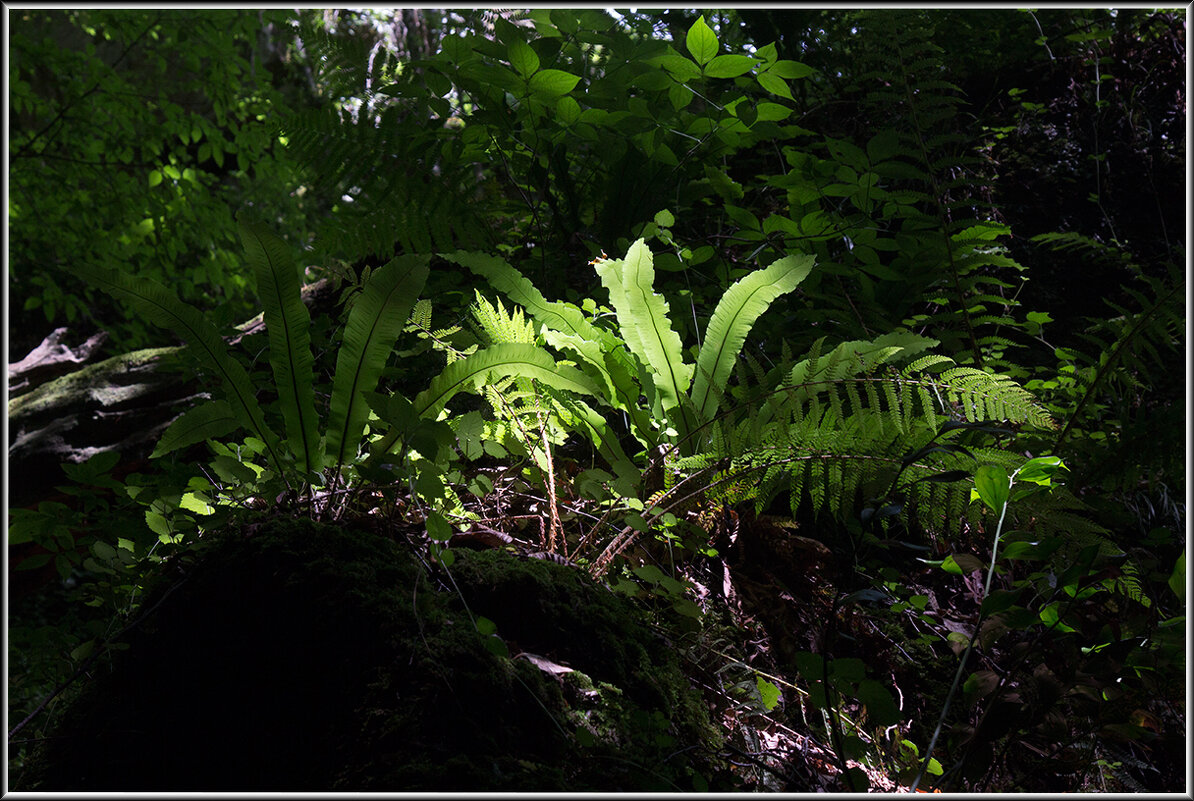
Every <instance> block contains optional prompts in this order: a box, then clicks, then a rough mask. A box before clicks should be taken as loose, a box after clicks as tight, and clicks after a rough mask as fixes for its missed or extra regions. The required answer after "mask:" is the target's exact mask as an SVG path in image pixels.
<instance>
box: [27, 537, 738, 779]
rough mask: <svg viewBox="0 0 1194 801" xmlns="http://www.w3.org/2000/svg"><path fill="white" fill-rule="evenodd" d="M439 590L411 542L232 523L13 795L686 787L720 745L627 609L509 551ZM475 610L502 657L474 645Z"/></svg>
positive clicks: (455, 572)
mask: <svg viewBox="0 0 1194 801" xmlns="http://www.w3.org/2000/svg"><path fill="white" fill-rule="evenodd" d="M452 577H453V578H454V579H455V582H456V585H458V586H459V587H460V593H459V594H457V593H456V592H455V591H437V590H436V589H435V587H434V585H433V582H431V581H429V580H428V577H427V576H426V575H425V574H424V572H423V570H422V568H421V567H420V565H419V564H418V562H417V561H416V560H414V559H413V558H411V557H410V555H409V554H407V553H406V552H405V551H404V550H403V549H401V548H399V547H398V546H397V545H395V544H394V543H391V542H389V541H387V540H385V539H382V538H380V537H377V536H375V535H370V534H365V533H361V532H358V531H353V530H351V529H341V528H336V527H331V526H324V525H318V524H315V523H312V522H310V521H306V520H283V519H272V520H266V521H264V522H263V523H261V524H260V525H259V526H257V527H256V528H255V529H254V530H253V532H252V535H251V536H246V535H244V534H242V533H241V532H240V531H229V532H227V533H226V534H224V535H223V536H220V537H218V538H215V539H214V541H213V542H211V543H210V544H209V545H208V546H207V547H206V548H204V549H203V551H202V553H201V554H200V555H199V557H198V558H197V559H196V561H195V564H194V566H193V568H191V570H190V574H189V575H188V576H187V578H186V579H185V581H183V582H182V583H181V584H179V585H177V586H175V587H174V588H172V589H171V590H170V591H169V595H168V596H163V597H162V598H163V599H162V603H161V604H160V605H159V606H157V608H156V609H155V611H154V613H153V614H152V616H151V617H150V618H149V619H148V620H146V621H145V623H144V624H142V625H141V626H140V627H139V628H138V629H137V630H136V632H135V636H133V637H132V639H131V641H130V648H129V649H128V651H126V652H124V653H122V654H120V655H119V658H117V659H116V660H115V664H114V668H113V670H112V671H111V672H110V673H109V674H107V675H103V676H101V677H99V678H98V679H97V680H96V681H95V682H93V683H92V684H91V685H90V686H88V687H87V689H86V691H85V692H83V693H81V695H80V698H79V700H78V702H76V703H75V704H74V705H72V707H71V708H70V709H69V710H67V711H66V712H65V713H64V715H63V717H62V718H61V724H60V725H59V726H58V727H57V729H56V730H55V731H53V732H51V733H50V734H51V738H50V739H48V740H47V741H46V743H45V746H44V747H43V748H42V749H41V751H40V752H39V754H38V756H37V758H36V760H35V767H32V768H31V770H30V773H29V774H28V775H26V776H23V777H21V783H22V784H23V785H24V786H23V787H20V788H19V789H39V790H47V791H65V790H124V791H128V790H146V791H188V790H189V791H213V790H237V791H245V790H267V791H303V790H310V791H326V790H344V791H360V792H364V791H410V792H418V791H426V792H432V791H501V790H506V791H519V792H527V791H548V792H559V791H564V790H592V791H619V790H651V789H671V790H675V789H685V790H686V789H690V788H691V780H690V779H689V777H688V774H689V773H690V772H691V770H693V769H694V767H693V766H694V764H695V763H694V762H693V761H692V760H694V759H696V758H697V757H699V756H700V754H702V753H705V752H706V751H709V750H711V749H713V748H716V746H717V744H718V743H717V741H716V737H715V735H714V736H710V732H713V728H712V726H711V724H710V723H709V721H708V717H707V715H706V713H705V711H704V708H703V706H702V705H701V704H700V701H699V699H698V698H697V697H696V696H695V695H694V694H693V693H692V691H691V690H689V689H688V687H687V685H686V682H685V680H684V677H683V675H682V673H681V672H680V671H679V669H678V666H677V664H676V661H675V657H674V655H673V654H672V653H671V651H670V649H669V647H668V645H667V643H666V642H664V641H662V640H661V639H659V638H658V637H657V636H655V635H654V634H652V633H651V632H650V630H649V629H648V628H647V627H645V626H644V625H643V624H642V622H641V620H640V619H639V617H638V613H637V610H636V609H635V608H634V607H633V606H631V605H629V604H628V603H626V602H625V601H624V600H623V599H620V598H618V597H616V596H614V595H613V594H612V593H609V592H608V591H607V590H605V589H604V588H602V587H601V586H599V585H597V584H594V583H593V582H591V581H590V580H588V578H587V577H586V576H584V575H583V574H581V573H580V572H579V571H575V570H572V569H570V568H567V567H563V566H559V565H554V564H550V563H541V562H538V561H527V562H523V561H520V560H517V559H514V558H511V557H508V556H505V555H501V554H473V553H469V554H462V555H461V558H460V559H459V561H458V562H457V565H456V566H455V567H453V569H452ZM447 586H451V582H447ZM158 600H159V599H151V600H149V601H147V603H146V604H145V608H146V609H153V608H154V606H155V604H157V601H158ZM466 602H467V604H468V609H469V610H471V612H472V614H473V615H485V616H486V617H489V618H490V619H492V620H494V621H495V622H497V624H498V635H499V636H501V637H503V638H504V639H506V640H507V645H508V647H509V649H510V653H511V655H512V657H514V658H502V657H498V656H495V655H494V654H492V653H491V652H490V651H488V650H487V649H486V648H485V646H484V642H483V640H482V638H481V637H480V635H478V634H477V632H476V631H475V629H474V628H473V624H472V619H471V618H470V615H469V613H468V611H466V609H465V603H466ZM522 651H530V652H531V653H535V654H539V655H542V656H544V657H547V658H549V659H553V660H554V661H557V662H562V663H567V664H568V665H570V666H572V667H574V668H576V672H575V673H567V674H565V675H564V676H562V677H561V676H557V675H554V674H552V673H548V672H545V671H543V670H541V669H539V668H538V667H536V666H535V665H534V664H532V662H530V661H528V660H527V659H525V658H518V654H519V653H521V652H522ZM582 674H583V676H584V678H583V679H582ZM585 682H587V684H585ZM589 693H593V694H591V695H590V694H589ZM581 728H584V729H585V731H586V732H589V733H590V734H593V733H596V734H597V735H598V736H594V737H591V738H590V737H586V736H584V735H581V736H580V738H579V739H578V737H577V734H576V733H577V731H579V730H580V729H581ZM583 743H591V744H589V745H585V744H583ZM689 745H695V746H698V748H695V749H687V746H689ZM702 747H703V748H702ZM684 749H687V750H684ZM676 752H682V753H681V755H680V756H674V754H675V753H676Z"/></svg>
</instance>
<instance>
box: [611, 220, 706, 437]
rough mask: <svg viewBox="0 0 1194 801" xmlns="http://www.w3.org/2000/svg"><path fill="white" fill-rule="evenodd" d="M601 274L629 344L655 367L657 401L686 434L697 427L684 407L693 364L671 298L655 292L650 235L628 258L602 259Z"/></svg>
mask: <svg viewBox="0 0 1194 801" xmlns="http://www.w3.org/2000/svg"><path fill="white" fill-rule="evenodd" d="M597 274H598V275H599V276H600V277H601V283H602V284H603V285H604V286H605V288H606V290H608V291H609V296H610V301H611V303H612V305H613V307H614V312H615V313H616V314H617V316H618V325H619V326H620V329H621V331H622V338H623V339H624V340H625V341H626V345H627V347H629V348H630V350H631V351H632V352H633V353H634V354H635V355H636V356H638V358H639V359H640V360H641V361H642V363H643V364H644V365H649V366H650V368H651V377H652V379H653V380H652V385H653V389H654V394H655V398H652V400H653V402H658V404H659V405H660V407H661V409H662V411H663V413H664V414H666V415H667V416H668V418H669V420H671V422H672V423H673V426H675V428H676V430H677V432H678V433H679V434H680V437H681V438H684V437H686V435H687V434H688V433H689V431H690V430H691V429H692V427H693V426H692V425H691V424H690V422H687V421H686V418H687V416H688V413H689V411H688V410H687V409H686V408H685V401H686V400H687V398H688V387H689V384H690V383H691V381H692V373H693V365H691V364H688V363H687V362H685V361H684V352H683V349H682V347H681V344H680V336H679V335H678V334H677V333H676V332H675V330H674V329H673V328H672V323H671V319H670V318H669V317H668V304H667V301H666V300H665V299H664V298H663V296H662V295H660V294H658V293H656V292H655V265H654V259H653V257H652V256H651V250H650V248H648V247H647V243H646V241H645V240H644V239H641V238H640V239H639V240H637V241H636V242H635V243H634V244H633V245H631V246H630V249H629V250H628V251H627V252H626V257H625V258H623V259H605V260H603V261H601V262H599V263H598V264H597ZM677 412H678V413H677Z"/></svg>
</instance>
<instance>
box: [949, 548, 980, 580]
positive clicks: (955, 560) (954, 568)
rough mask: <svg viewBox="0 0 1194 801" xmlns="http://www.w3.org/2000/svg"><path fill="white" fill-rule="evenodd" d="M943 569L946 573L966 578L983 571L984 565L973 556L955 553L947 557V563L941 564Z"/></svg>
mask: <svg viewBox="0 0 1194 801" xmlns="http://www.w3.org/2000/svg"><path fill="white" fill-rule="evenodd" d="M941 569H942V570H944V571H945V572H946V573H953V574H954V575H955V576H965V575H967V574H969V573H973V572H974V571H976V570H982V569H983V563H982V561H981V560H980V559H979V558H978V557H977V556H974V555H972V554H968V553H954V554H950V555H949V556H947V557H945V561H943V562H942V563H941Z"/></svg>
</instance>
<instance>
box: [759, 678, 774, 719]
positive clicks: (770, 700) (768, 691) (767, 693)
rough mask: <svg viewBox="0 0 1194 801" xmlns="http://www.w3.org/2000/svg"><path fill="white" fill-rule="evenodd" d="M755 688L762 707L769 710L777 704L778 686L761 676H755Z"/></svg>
mask: <svg viewBox="0 0 1194 801" xmlns="http://www.w3.org/2000/svg"><path fill="white" fill-rule="evenodd" d="M755 688H756V689H757V690H758V691H759V698H760V700H762V702H763V709H765V710H767V711H768V712H770V711H771V710H773V709H775V707H776V706H778V705H779V687H776V686H775V685H774V684H772V683H771V682H769V681H767V680H766V679H765V678H763V677H762V676H756V677H755Z"/></svg>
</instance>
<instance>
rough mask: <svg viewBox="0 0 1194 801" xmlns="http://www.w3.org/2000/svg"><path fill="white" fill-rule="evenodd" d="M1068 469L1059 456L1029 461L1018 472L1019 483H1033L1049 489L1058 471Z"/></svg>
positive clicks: (1039, 457)
mask: <svg viewBox="0 0 1194 801" xmlns="http://www.w3.org/2000/svg"><path fill="white" fill-rule="evenodd" d="M1064 469H1066V466H1065V462H1063V461H1061V459H1060V458H1059V457H1057V456H1038V457H1037V458H1035V459H1029V460H1028V461H1027V462H1025V463H1024V464H1023V466H1021V467H1020V469H1019V470H1017V471H1016V480H1017V481H1031V482H1032V483H1033V484H1039V485H1041V486H1043V487H1048V486H1050V485H1051V484H1052V482H1053V476H1054V475H1056V473H1057V471H1058V470H1064Z"/></svg>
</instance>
